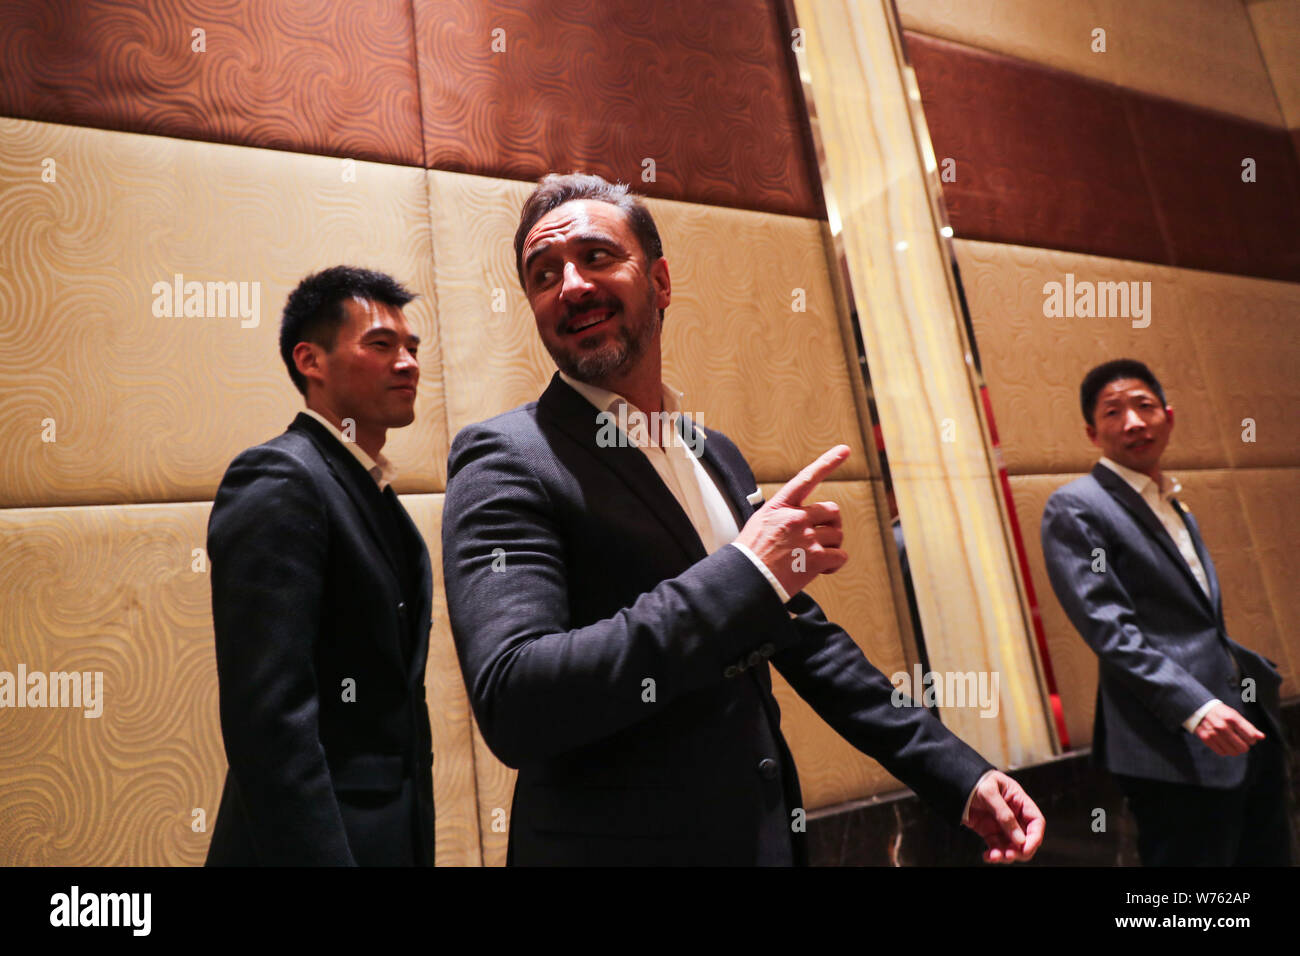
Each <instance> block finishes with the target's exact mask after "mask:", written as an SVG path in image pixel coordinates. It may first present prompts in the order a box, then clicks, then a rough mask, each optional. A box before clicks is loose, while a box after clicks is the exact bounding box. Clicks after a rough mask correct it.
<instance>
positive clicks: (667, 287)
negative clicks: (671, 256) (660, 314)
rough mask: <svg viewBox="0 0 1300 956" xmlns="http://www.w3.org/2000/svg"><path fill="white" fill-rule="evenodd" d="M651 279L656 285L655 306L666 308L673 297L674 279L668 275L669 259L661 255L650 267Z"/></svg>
mask: <svg viewBox="0 0 1300 956" xmlns="http://www.w3.org/2000/svg"><path fill="white" fill-rule="evenodd" d="M650 281H651V282H652V283H654V287H655V308H656V309H666V308H668V303H669V301H670V300H671V299H672V297H673V281H672V279H671V277H669V275H668V260H667V259H665V258H664V257H663V256H660V257H659V258H658V259H656V260H655V262H654V265H652V266H651V267H650Z"/></svg>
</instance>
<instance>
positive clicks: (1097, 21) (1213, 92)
mask: <svg viewBox="0 0 1300 956" xmlns="http://www.w3.org/2000/svg"><path fill="white" fill-rule="evenodd" d="M1268 2H1269V3H1278V4H1281V5H1285V4H1289V3H1294V2H1295V0H1268ZM1266 5H1267V4H1266ZM1252 6H1253V5H1252ZM898 12H899V15H900V16H901V18H902V21H903V25H904V26H905V27H907V29H909V30H915V31H917V32H918V33H927V34H930V35H931V36H936V37H942V38H943V39H945V40H954V41H956V42H958V43H966V44H969V45H971V46H977V47H980V48H981V49H984V50H989V51H992V52H994V53H1002V54H1005V55H1007V56H1014V57H1018V58H1019V59H1022V60H1029V61H1032V62H1034V63H1041V64H1043V65H1044V66H1051V67H1055V68H1056V69H1059V70H1065V71H1066V72H1069V73H1077V74H1079V75H1081V76H1086V77H1090V78H1091V79H1095V80H1101V81H1103V82H1106V83H1114V84H1116V85H1118V86H1123V87H1126V88H1128V89H1132V90H1139V91H1141V92H1144V93H1150V94H1152V95H1154V96H1163V97H1167V98H1169V99H1172V100H1177V101H1178V102H1181V103H1188V104H1191V105H1194V106H1199V107H1202V108H1204V109H1209V110H1216V111H1218V112H1220V113H1227V114H1229V115H1231V116H1240V117H1243V118H1247V119H1254V120H1257V121H1259V122H1261V123H1271V124H1273V125H1278V124H1279V123H1280V122H1281V119H1280V115H1279V113H1278V104H1277V101H1276V100H1275V99H1274V96H1273V87H1274V86H1275V85H1276V83H1273V84H1270V82H1269V80H1270V73H1271V72H1272V64H1271V62H1270V64H1269V69H1268V70H1267V71H1266V70H1265V66H1264V59H1267V57H1268V50H1267V48H1265V49H1264V54H1265V56H1264V58H1261V56H1260V48H1261V47H1263V46H1264V44H1263V37H1260V42H1259V43H1257V42H1256V36H1257V34H1258V33H1259V29H1258V22H1259V21H1258V18H1255V17H1254V10H1253V9H1252V11H1251V14H1252V15H1251V16H1250V17H1248V16H1247V15H1246V9H1245V7H1243V5H1242V4H1241V3H1239V2H1234V0H1140V2H1137V3H1135V2H1133V0H898ZM1278 14H1279V15H1280V16H1285V13H1284V12H1283V11H1281V10H1279V11H1278ZM1252 19H1254V20H1255V23H1256V29H1255V30H1254V31H1252V30H1251V21H1252ZM1098 27H1101V28H1103V29H1105V31H1106V50H1105V52H1104V53H1102V52H1094V50H1093V36H1092V31H1093V30H1095V29H1097V28H1098ZM1279 40H1280V41H1282V42H1285V40H1284V37H1283V36H1279Z"/></svg>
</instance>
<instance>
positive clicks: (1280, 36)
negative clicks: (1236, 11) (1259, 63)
mask: <svg viewBox="0 0 1300 956" xmlns="http://www.w3.org/2000/svg"><path fill="white" fill-rule="evenodd" d="M1246 11H1247V13H1249V14H1250V22H1251V26H1253V27H1254V30H1255V39H1256V41H1258V43H1259V49H1260V52H1261V53H1262V54H1263V56H1264V65H1265V66H1266V67H1267V68H1268V78H1269V80H1270V81H1272V84H1273V92H1274V93H1276V94H1277V101H1278V105H1279V106H1280V107H1281V108H1282V118H1283V120H1284V121H1285V123H1286V125H1287V126H1288V127H1290V129H1291V131H1292V132H1293V133H1298V134H1300V0H1246Z"/></svg>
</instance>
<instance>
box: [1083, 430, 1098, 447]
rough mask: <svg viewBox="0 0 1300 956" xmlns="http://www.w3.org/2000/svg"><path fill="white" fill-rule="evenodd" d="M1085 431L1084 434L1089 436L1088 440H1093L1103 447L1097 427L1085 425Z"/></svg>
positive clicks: (1095, 443)
mask: <svg viewBox="0 0 1300 956" xmlns="http://www.w3.org/2000/svg"><path fill="white" fill-rule="evenodd" d="M1083 431H1084V434H1086V435H1087V436H1088V441H1090V442H1092V443H1093V444H1094V445H1096V446H1097V447H1098V448H1100V447H1101V442H1099V441H1097V429H1095V428H1093V427H1092V426H1091V425H1084V426H1083Z"/></svg>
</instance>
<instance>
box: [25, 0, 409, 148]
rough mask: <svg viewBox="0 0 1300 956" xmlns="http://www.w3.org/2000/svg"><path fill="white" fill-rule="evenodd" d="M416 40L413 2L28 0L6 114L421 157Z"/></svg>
mask: <svg viewBox="0 0 1300 956" xmlns="http://www.w3.org/2000/svg"><path fill="white" fill-rule="evenodd" d="M196 29H198V30H202V31H204V34H203V36H202V38H201V39H202V43H201V44H200V40H199V38H196V36H195V35H194V32H193V31H195V30H196ZM413 42H414V38H413V36H412V22H411V14H410V6H409V4H408V3H406V2H405V0H358V2H349V3H331V2H329V0H246V2H242V3H230V2H226V0H184V2H182V3H176V2H175V0H144V2H140V0H135V2H132V0H40V2H26V3H24V2H21V0H20V2H17V3H6V4H3V5H0V115H4V116H21V117H25V118H28V119H35V120H44V121H47V122H53V123H68V124H75V125H78V126H95V127H100V128H105V129H116V130H126V131H129V132H136V133H159V134H162V135H165V136H176V137H180V138H184V139H200V140H210V141H215V142H219V143H239V144H242V145H246V146H264V147H269V148H271V149H286V150H293V151H296V152H304V153H324V154H327V155H331V156H352V157H356V158H358V159H370V160H378V161H382V162H391V163H404V164H406V165H412V166H418V165H420V163H421V161H422V159H423V147H422V144H421V142H420V115H419V94H418V91H417V89H416V77H415V61H414V53H413V50H412V46H413ZM199 45H202V46H203V47H204V48H205V49H204V51H203V52H197V51H196V50H195V47H196V46H199Z"/></svg>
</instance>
